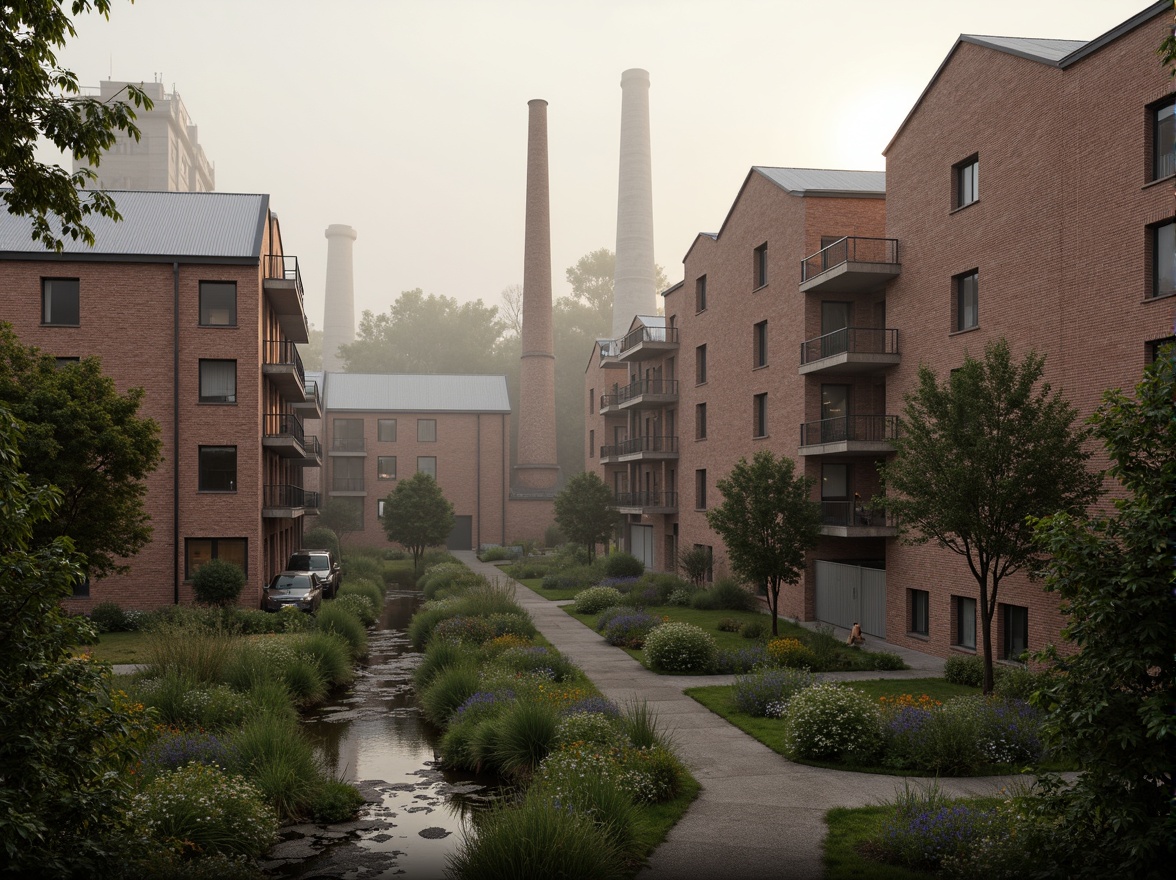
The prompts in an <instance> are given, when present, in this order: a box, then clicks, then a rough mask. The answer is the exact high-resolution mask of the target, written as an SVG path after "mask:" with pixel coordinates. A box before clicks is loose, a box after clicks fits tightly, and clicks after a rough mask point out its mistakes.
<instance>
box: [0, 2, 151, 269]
mask: <svg viewBox="0 0 1176 880" xmlns="http://www.w3.org/2000/svg"><path fill="white" fill-rule="evenodd" d="M132 2H133V0H132ZM66 5H67V4H66V3H65V2H64V0H38V2H32V3H8V4H4V5H2V6H0V120H2V122H0V128H2V130H3V135H2V136H0V187H10V189H8V190H7V191H3V192H0V200H3V201H4V203H5V205H6V206H7V208H8V211H9V212H10V213H12V214H19V215H21V216H25V217H31V218H32V221H33V230H32V237H33V240H34V241H39V242H41V243H43V244H44V245H45V247H47V248H49V249H51V250H55V251H60V250H61V249H62V248H63V246H64V241H65V239H66V238H69V239H72V240H77V239H81V240H82V241H84V242H85V243H86V244H93V243H94V234H93V232H91V230H90V227H89V226H87V225H86V222H87V218H88V217H89V216H91V215H94V214H97V215H99V216H104V217H111V218H113V219H116V220H117V219H121V218H120V217H119V214H118V211H117V210H116V209H115V204H114V200H113V199H112V198H111V196H110V195H109V194H108V193H106V192H103V191H92V192H86V190H85V186H86V184H87V183H90V182H92V181H94V180H96V179H97V175H96V174H95V173H94V172H93V170H91V169H90V168H87V167H82V168H79V169H78V170H77V171H75V172H73V173H70V172H67V171H66V170H65V169H64V168H62V167H61V166H60V165H46V164H44V163H42V162H38V161H37V160H36V147H37V141H38V140H39V139H41V138H45V139H47V140H48V141H50V142H51V143H52V144H53V145H54V146H56V147H57V148H58V149H60V150H63V151H64V152H66V153H69V154H70V155H71V156H73V157H74V158H77V159H85V160H86V161H87V162H88V163H89V164H90V165H95V166H96V165H98V163H99V161H100V160H101V158H102V152H103V151H104V150H106V149H109V148H110V147H111V146H113V145H114V143H115V141H116V139H117V137H118V133H119V132H126V133H127V134H128V135H130V136H131V137H133V138H134V139H135V140H138V139H139V129H138V128H137V127H136V126H135V122H134V120H135V111H134V107H142V108H144V109H147V110H150V109H151V106H152V105H151V100H150V99H149V98H148V97H147V96H146V94H144V92H143V91H142V89H138V88H135V87H134V86H128V87H127V89H126V98H127V100H125V101H124V100H116V101H111V102H110V103H104V102H103V101H102V100H100V99H98V98H93V97H81V95H80V92H81V89H80V88H79V86H78V79H77V76H76V75H75V74H74V73H73V72H72V71H70V70H65V69H63V68H61V67H59V66H58V64H57V55H56V52H57V51H58V50H60V49H61V48H62V47H63V46H65V43H66V39H67V38H69V37H73V36H76V31H75V29H74V25H73V21H72V19H71V18H70V15H74V16H77V15H81V14H83V13H89V12H97V13H99V14H100V15H102V16H103V17H105V18H109V16H110V7H111V0H70V2H69V4H68V6H69V10H70V11H69V13H67V12H66V11H65V8H64V7H65V6H66ZM132 105H134V106H132Z"/></svg>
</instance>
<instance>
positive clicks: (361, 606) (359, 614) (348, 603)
mask: <svg viewBox="0 0 1176 880" xmlns="http://www.w3.org/2000/svg"><path fill="white" fill-rule="evenodd" d="M330 601H331V603H332V604H334V605H336V606H338V607H339V608H344V609H346V610H347V612H348V613H350V614H351V615H352V616H353V617H355V619H356V620H358V621H359V622H360V623H362V624H363V625H364V626H365V627H366V626H371V625H372V624H374V623H375V622H376V620H377V618H376V609H375V608H373V607H372V601H371V599H369V598H368V597H367V596H360V595H357V594H355V593H351V594H347V595H341V596H339V598H338V599H332V600H330Z"/></svg>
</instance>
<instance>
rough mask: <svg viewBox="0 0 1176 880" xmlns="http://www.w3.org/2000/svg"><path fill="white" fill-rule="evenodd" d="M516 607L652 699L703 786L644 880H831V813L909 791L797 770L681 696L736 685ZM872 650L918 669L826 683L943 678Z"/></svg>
mask: <svg viewBox="0 0 1176 880" xmlns="http://www.w3.org/2000/svg"><path fill="white" fill-rule="evenodd" d="M454 555H455V556H456V557H457V558H458V559H460V560H461V561H462V562H464V563H465V564H466V565H468V566H469V567H470V568H472V569H474V570H475V571H477V572H479V573H481V574H484V575H486V576H487V577H489V578H499V579H503V578H505V575H503V574H502V572H501V570H500V569H499V568H498V567H497V566H495V565H490V564H488V563H483V562H479V561H478V559H477V557H476V556H475V555H474V554H473V553H472V552H469V551H464V552H463V551H457V552H455V553H454ZM516 599H517V600H518V602H519V604H520V605H522V606H523V608H525V609H526V610H527V612H528V613H530V615H531V617H532V618H533V619H534V621H535V625H536V626H537V627H538V628H539V631H540V632H542V633H543V635H544V636H545V637H546V638H547V639H548V640H549V641H550V642H551V643H552V644H553V645H555V646H556V647H557V648H559V650H560V651H562V652H563V653H564V654H566V655H567V656H568V657H569V658H570V659H571V660H572V661H573V662H575V663H576V665H577V666H579V667H580V668H581V669H582V670H583V671H584V673H585V674H586V675H587V676H588V677H589V678H590V679H592V681H593V683H594V684H595V685H596V686H597V687H598V688H599V689H600V691H601V692H602V693H603V694H604V695H605V696H607V697H608V698H609V699H611V700H614V701H617V702H624V701H626V700H633V699H637V700H644V701H645V702H646V703H647V704H648V705H649V707H650V708H651V709H653V710H654V711H656V712H657V714H658V717H659V718H660V719H661V721H662V723H663V725H664V726H665V727H666V728H667V729H668V730H670V731H671V732H672V735H673V739H674V745H675V751H676V752H677V754H678V756H679V757H680V758H681V759H682V760H683V761H684V762H685V763H686V765H687V766H688V767H689V768H690V771H691V772H692V773H693V774H694V776H695V778H696V779H697V780H698V781H699V782H700V783H701V784H702V791H701V792H700V793H699V795H698V798H697V799H696V800H695V801H694V803H693V804H691V806H690V809H689V810H688V811H687V812H686V815H685V816H683V817H682V820H681V821H680V822H679V823H678V824H677V825H675V826H674V828H673V829H671V831H670V833H669V836H668V837H667V838H666V840H665V842H664V843H663V844H662V845H661V846H660V847H658V848H657V850H656V851H655V852H654V853H653V855H652V856H651V857H650V862H649V868H648V869H647V870H643V871H642V872H641V875H640V876H641V878H642V880H662V878H665V880H680V878H683V877H726V878H731V880H745V878H748V880H750V878H759V877H763V878H769V877H770V878H775V880H779V878H788V880H810V878H812V880H818V878H820V877H821V876H822V874H823V865H822V860H821V855H822V842H823V840H824V837H825V819H824V817H825V813H826V812H827V811H828V810H830V809H831V808H833V807H861V806H869V805H874V804H879V803H882V802H884V801H887V800H889V799H891V798H893V796H894V793H895V789H896V788H901V787H902V784H903V781H902V777H896V776H882V775H877V774H870V773H845V772H841V771H836V770H823V769H820V768H817V767H807V766H805V765H803V764H794V763H792V762H791V761H789V760H787V759H786V758H783V757H781V756H780V755H778V754H776V753H775V752H773V751H772V750H771V749H769V748H768V747H767V746H765V745H762V744H761V743H759V742H758V741H756V740H754V739H752V738H751V737H750V736H748V735H747V734H745V733H743V732H742V731H741V730H739V729H738V728H736V727H734V726H733V725H730V724H728V723H727V722H726V721H724V720H723V719H722V718H720V717H719V716H718V715H715V714H713V713H712V712H710V711H709V710H708V709H706V708H704V707H703V706H702V705H700V704H699V703H696V702H695V701H694V700H692V699H691V698H690V697H687V696H685V695H684V694H683V693H682V691H683V689H685V688H688V687H696V686H699V685H704V684H725V683H729V682H731V681H733V680H734V676H708V677H705V678H700V677H697V676H672V675H657V674H655V673H653V672H650V671H649V670H647V669H646V668H645V667H643V666H642V665H641V664H640V663H638V662H637V661H636V660H634V659H633V658H632V657H630V656H629V655H628V654H626V653H625V652H624V651H621V650H619V649H618V648H614V647H612V646H610V645H609V644H607V643H606V642H605V641H604V639H602V638H601V637H600V635H598V634H597V633H595V632H593V631H592V630H591V629H589V628H588V627H586V626H584V625H583V624H581V623H580V622H579V621H578V620H576V619H575V618H574V617H571V616H570V615H568V614H567V613H565V612H564V611H563V610H561V609H560V608H559V606H557V605H555V604H554V603H553V602H550V601H548V600H547V599H545V598H543V597H542V596H540V595H539V594H538V593H535V592H534V591H533V590H530V589H528V588H527V587H524V586H523V585H522V584H519V585H518V588H517V591H516ZM868 646H869V647H872V648H875V649H878V650H888V651H894V652H895V653H898V654H901V655H902V657H903V659H904V660H906V662H907V664H908V665H909V666H911V667H912V668H911V669H909V670H902V671H899V672H867V673H836V674H831V675H828V676H825V677H828V678H837V679H853V678H883V677H885V678H891V677H893V678H925V677H928V676H932V675H941V674H942V672H943V661H942V660H940V659H938V658H935V657H930V656H928V655H926V654H920V653H918V652H915V651H909V650H906V649H904V648H900V647H898V646H896V645H890V644H886V643H879V642H878V641H877V640H875V639H870V640H869V642H868ZM1015 778H1016V777H1009V776H1000V777H978V778H969V779H946V780H944V779H941V780H940V781H939V784H940V788H942V789H943V790H944V791H945V792H947V793H949V794H952V795H973V794H977V795H978V794H991V793H993V792H995V791H999V790H1000V789H1001V788H1003V787H1004V786H1006V785H1008V784H1009V783H1010V782H1011V781H1012V780H1013V779H1015ZM915 781H916V782H919V783H924V784H925V783H926V782H927V780H926V779H921V780H915Z"/></svg>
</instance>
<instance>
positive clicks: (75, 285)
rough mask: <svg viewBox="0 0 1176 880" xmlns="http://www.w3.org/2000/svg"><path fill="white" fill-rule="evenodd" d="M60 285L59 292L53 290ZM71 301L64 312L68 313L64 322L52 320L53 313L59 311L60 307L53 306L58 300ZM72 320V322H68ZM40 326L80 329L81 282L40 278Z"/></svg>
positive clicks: (72, 279) (78, 280) (67, 279)
mask: <svg viewBox="0 0 1176 880" xmlns="http://www.w3.org/2000/svg"><path fill="white" fill-rule="evenodd" d="M58 285H61V287H62V289H61V290H56V289H55V288H56V287H57V286H58ZM58 297H61V298H68V299H69V300H71V301H70V302H69V303H68V304H67V305H66V306H65V310H66V311H67V312H68V314H67V315H66V320H54V319H53V313H54V311H60V310H61V306H60V305H55V302H54V301H55V300H56V299H57V298H58ZM69 318H73V320H72V321H71V320H68V319H69ZM41 326H42V327H80V326H82V282H81V279H79V278H42V279H41Z"/></svg>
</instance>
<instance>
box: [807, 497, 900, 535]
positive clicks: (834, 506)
mask: <svg viewBox="0 0 1176 880" xmlns="http://www.w3.org/2000/svg"><path fill="white" fill-rule="evenodd" d="M821 534H822V535H832V536H833V537H839V538H893V537H895V536H896V535H897V534H898V524H897V522H896V521H895V518H894V515H893V514H892V513H889V512H887V511H885V510H883V509H882V508H880V507H866V506H865V505H863V504H862V503H861V502H860V501H856V500H855V501H822V502H821Z"/></svg>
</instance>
